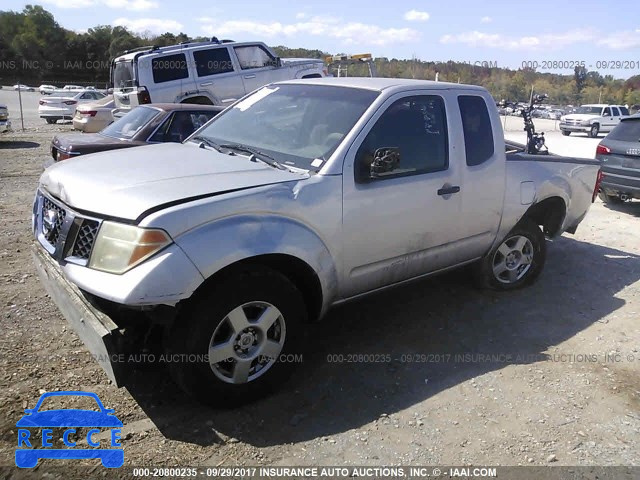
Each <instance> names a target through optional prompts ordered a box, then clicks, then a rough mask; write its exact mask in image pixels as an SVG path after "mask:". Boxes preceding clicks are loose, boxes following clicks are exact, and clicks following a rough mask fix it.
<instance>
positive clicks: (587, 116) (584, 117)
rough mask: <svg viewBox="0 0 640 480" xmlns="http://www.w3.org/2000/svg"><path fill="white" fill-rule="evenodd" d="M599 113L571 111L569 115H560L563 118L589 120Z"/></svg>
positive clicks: (596, 116)
mask: <svg viewBox="0 0 640 480" xmlns="http://www.w3.org/2000/svg"><path fill="white" fill-rule="evenodd" d="M599 116H600V115H597V114H595V113H572V114H570V115H565V116H564V117H562V118H563V119H565V120H591V119H593V118H598V117H599Z"/></svg>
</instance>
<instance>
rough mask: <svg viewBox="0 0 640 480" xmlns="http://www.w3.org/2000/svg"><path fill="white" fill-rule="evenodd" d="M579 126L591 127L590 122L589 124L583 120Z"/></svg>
mask: <svg viewBox="0 0 640 480" xmlns="http://www.w3.org/2000/svg"><path fill="white" fill-rule="evenodd" d="M580 125H582V126H585V127H588V126H589V125H591V122H589V120H584V121H583V122H581V123H580Z"/></svg>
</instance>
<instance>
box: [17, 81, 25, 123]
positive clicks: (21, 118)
mask: <svg viewBox="0 0 640 480" xmlns="http://www.w3.org/2000/svg"><path fill="white" fill-rule="evenodd" d="M18 101H19V102H20V122H21V123H22V131H23V132H24V114H23V113H22V84H21V83H20V79H18Z"/></svg>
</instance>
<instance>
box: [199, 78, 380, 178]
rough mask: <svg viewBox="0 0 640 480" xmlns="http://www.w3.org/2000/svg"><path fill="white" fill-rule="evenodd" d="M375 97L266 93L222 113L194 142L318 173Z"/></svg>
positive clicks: (342, 91)
mask: <svg viewBox="0 0 640 480" xmlns="http://www.w3.org/2000/svg"><path fill="white" fill-rule="evenodd" d="M377 96H378V92H373V91H369V90H362V89H355V88H344V87H334V86H319V85H313V86H309V85H286V84H285V85H276V86H273V87H264V88H262V89H260V90H258V91H257V92H255V93H253V94H252V95H250V96H249V97H247V98H245V99H244V100H242V101H240V102H238V103H236V104H235V105H234V106H233V107H232V108H229V109H227V110H226V111H225V112H223V113H221V114H220V115H219V116H217V117H216V118H215V119H214V120H213V121H212V122H211V123H209V125H208V126H206V127H204V129H203V130H199V131H198V132H197V136H198V137H205V138H207V139H208V140H210V141H212V142H215V143H216V144H219V145H231V144H240V145H242V146H244V147H250V148H253V149H255V150H257V151H260V152H263V153H266V154H268V155H269V156H271V157H273V159H274V160H276V161H277V162H279V163H281V164H285V165H290V166H293V167H298V168H304V169H307V170H317V169H318V168H319V167H320V166H321V165H322V163H323V162H322V160H326V159H327V158H329V156H331V154H332V153H333V152H334V150H335V149H336V148H337V147H338V145H339V144H340V142H341V141H342V139H343V138H344V137H345V136H346V135H347V133H349V131H350V130H351V129H352V128H353V126H354V125H355V123H356V122H357V121H358V119H359V118H360V117H361V116H362V114H363V113H364V112H365V110H366V109H367V108H368V107H369V105H371V103H372V102H373V100H374V99H375V98H376V97H377Z"/></svg>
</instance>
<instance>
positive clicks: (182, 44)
mask: <svg viewBox="0 0 640 480" xmlns="http://www.w3.org/2000/svg"><path fill="white" fill-rule="evenodd" d="M223 43H235V40H229V39H224V40H218V38H217V37H211V40H207V41H205V42H193V41H189V42H180V43H178V44H177V45H165V46H163V47H159V46H158V45H150V46H146V47H138V48H132V49H130V50H126V51H124V52H123V53H121V54H120V55H126V54H128V53H134V52H141V51H145V50H148V51H150V52H157V51H164V50H169V49H172V48H177V47H185V46H187V45H188V46H198V45H211V44H214V45H222V44H223Z"/></svg>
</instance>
